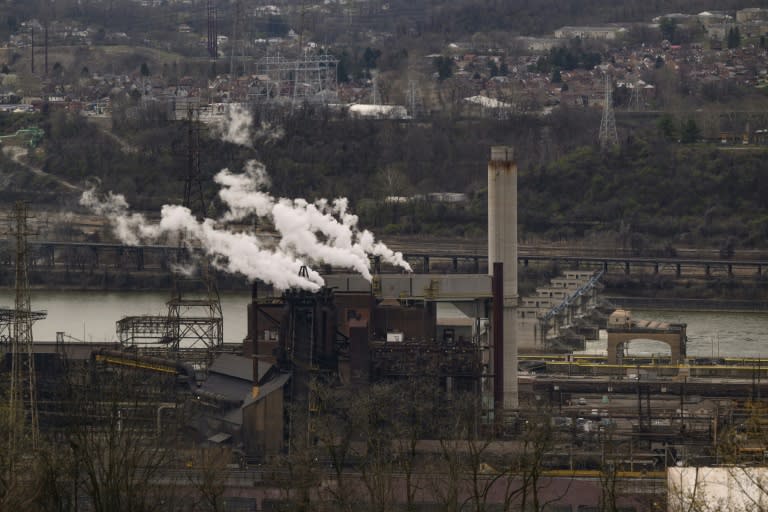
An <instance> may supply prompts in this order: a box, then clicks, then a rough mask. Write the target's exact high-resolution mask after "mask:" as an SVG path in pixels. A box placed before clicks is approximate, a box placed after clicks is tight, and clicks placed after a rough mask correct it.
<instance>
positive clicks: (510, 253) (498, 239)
mask: <svg viewBox="0 0 768 512" xmlns="http://www.w3.org/2000/svg"><path fill="white" fill-rule="evenodd" d="M495 263H502V265H503V296H504V298H503V300H504V304H503V313H502V314H503V316H504V318H503V322H502V324H503V327H502V329H503V338H502V339H503V350H501V351H500V350H498V348H496V347H494V351H495V352H496V353H497V354H499V353H500V354H503V361H501V362H500V363H501V364H497V363H496V362H495V361H494V372H495V369H496V368H497V367H498V368H500V369H501V371H503V393H502V396H503V403H502V404H497V405H500V406H501V407H503V408H504V409H516V408H517V407H518V396H517V301H518V297H517V163H515V160H514V149H513V148H512V147H509V146H493V147H492V148H491V159H490V161H489V162H488V273H489V274H491V275H493V267H494V264H495ZM497 310H498V309H497ZM496 339H498V337H496Z"/></svg>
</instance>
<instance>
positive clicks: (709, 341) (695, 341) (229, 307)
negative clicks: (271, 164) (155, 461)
mask: <svg viewBox="0 0 768 512" xmlns="http://www.w3.org/2000/svg"><path fill="white" fill-rule="evenodd" d="M169 296H170V295H169V292H76V291H60V292H55V291H39V292H33V293H32V309H33V310H46V311H47V313H48V316H47V318H46V319H45V320H41V321H38V322H36V323H35V325H34V328H33V334H34V338H35V339H36V340H40V341H53V340H55V339H56V332H57V331H63V332H65V333H66V334H68V335H70V336H72V337H73V338H77V339H80V340H85V341H114V340H116V339H117V337H116V333H115V323H116V322H117V321H118V320H120V319H121V318H123V317H124V316H131V315H165V314H166V313H167V308H166V306H165V302H166V301H167V300H168V298H169ZM249 301H250V291H249V290H248V291H246V290H243V291H242V292H226V293H222V294H221V308H222V313H223V316H224V341H225V342H227V343H240V342H241V341H242V340H243V338H244V337H245V334H246V318H247V313H246V306H247V304H248V302H249ZM0 307H6V308H11V307H13V291H12V290H4V291H1V292H0ZM632 316H633V317H634V318H642V319H646V320H660V321H665V322H678V323H686V324H688V355H689V356H693V357H742V356H743V357H768V313H765V312H743V313H734V312H714V311H672V310H633V311H632ZM587 348H588V350H589V351H590V352H594V351H601V350H605V342H604V341H602V342H592V343H589V344H588V347H587ZM630 353H642V354H652V353H658V354H661V353H669V348H668V347H667V346H666V345H664V344H661V343H657V342H652V341H635V342H632V343H631V344H630Z"/></svg>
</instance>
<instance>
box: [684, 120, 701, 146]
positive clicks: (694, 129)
mask: <svg viewBox="0 0 768 512" xmlns="http://www.w3.org/2000/svg"><path fill="white" fill-rule="evenodd" d="M700 136H701V132H700V131H699V127H698V125H697V124H696V121H694V120H693V119H689V120H688V121H686V122H685V123H683V124H682V126H681V127H680V142H682V143H683V144H691V143H692V142H696V141H698V140H699V137H700Z"/></svg>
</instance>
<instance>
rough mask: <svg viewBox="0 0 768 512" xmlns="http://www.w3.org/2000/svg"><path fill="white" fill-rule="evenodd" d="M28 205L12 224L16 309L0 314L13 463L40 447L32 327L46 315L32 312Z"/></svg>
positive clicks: (18, 211)
mask: <svg viewBox="0 0 768 512" xmlns="http://www.w3.org/2000/svg"><path fill="white" fill-rule="evenodd" d="M28 219H29V215H28V212H27V205H26V204H25V203H24V202H21V201H19V202H17V203H16V204H15V206H14V210H13V215H12V216H11V219H10V220H11V222H10V230H9V231H10V234H12V235H13V238H14V240H15V246H16V247H15V248H16V295H15V300H14V308H13V309H4V310H1V311H0V325H2V327H0V332H7V333H8V337H7V338H6V339H5V340H3V341H6V340H7V343H8V344H9V345H10V346H9V347H7V348H9V349H10V353H11V375H10V383H9V384H10V385H9V395H8V424H9V427H10V434H9V436H8V437H9V439H8V448H9V454H11V455H10V457H11V459H10V460H12V459H13V454H15V453H17V452H16V450H19V449H21V448H22V445H26V443H29V444H28V445H27V446H29V445H31V447H32V448H33V449H34V448H35V447H37V442H38V437H39V419H38V413H37V386H36V379H35V358H34V351H33V346H32V342H33V337H32V324H33V322H34V321H35V320H40V319H43V318H45V316H46V314H45V312H41V311H32V306H31V299H30V294H29V277H28V270H27V258H28V255H27V236H28V231H27V220H28Z"/></svg>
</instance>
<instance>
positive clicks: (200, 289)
mask: <svg viewBox="0 0 768 512" xmlns="http://www.w3.org/2000/svg"><path fill="white" fill-rule="evenodd" d="M200 125H201V123H200V120H199V108H197V107H194V106H192V105H191V104H190V106H189V107H188V110H187V173H186V175H185V177H184V198H183V206H185V207H187V208H189V209H190V211H191V212H192V213H193V214H194V215H195V216H196V217H197V218H198V220H200V219H202V218H203V217H205V215H206V213H207V210H206V208H207V206H206V202H205V198H204V194H203V186H202V173H201V171H200ZM171 260H172V262H171V267H172V268H171V270H172V276H173V287H172V291H171V298H170V300H168V302H167V303H166V305H167V307H168V312H167V314H166V315H165V316H149V315H142V316H133V317H125V318H123V319H121V320H120V321H118V322H117V334H118V339H119V340H120V343H121V344H122V345H123V346H124V347H126V348H131V349H135V350H138V351H140V352H143V353H148V354H153V355H161V356H166V357H172V358H178V359H185V360H190V361H195V362H198V363H200V364H202V365H205V364H207V363H209V362H210V361H211V360H212V359H213V357H214V355H215V354H216V352H217V351H219V350H220V349H221V347H222V345H223V343H224V329H223V326H224V320H223V315H222V311H221V300H220V297H219V291H218V287H217V286H216V282H215V279H214V276H213V274H212V270H211V268H210V261H209V260H208V258H207V257H206V256H204V255H195V254H194V250H193V249H191V248H189V247H187V244H186V243H185V240H184V238H183V235H180V238H179V245H178V248H177V249H176V251H175V256H174V257H172V258H171Z"/></svg>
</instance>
